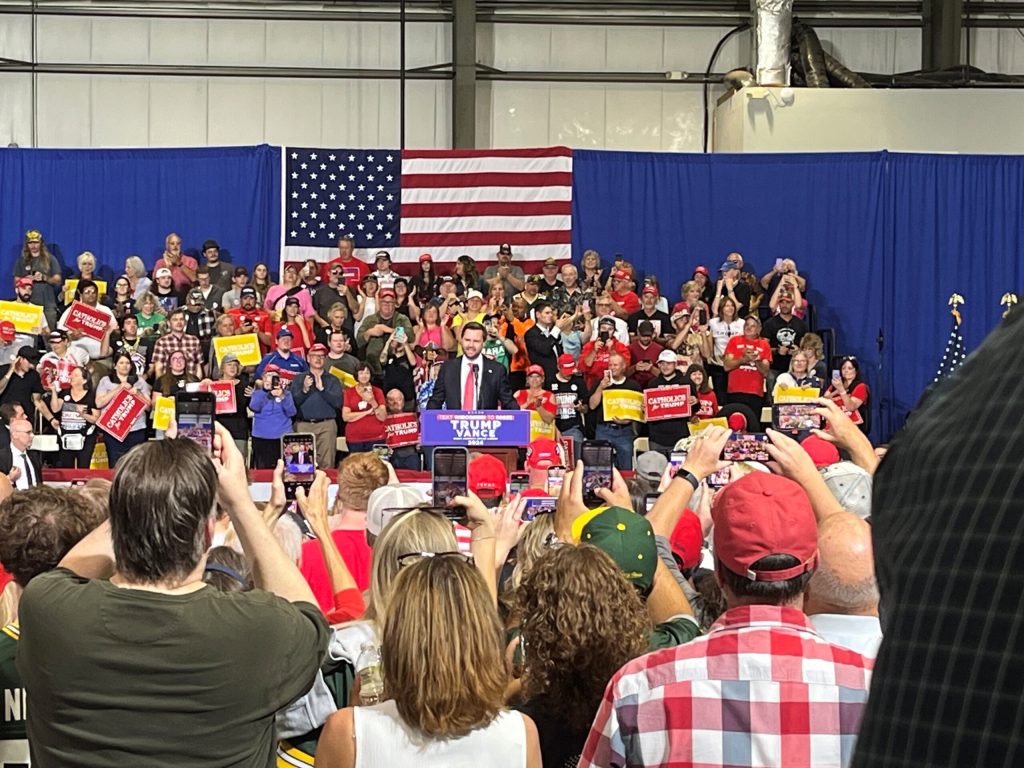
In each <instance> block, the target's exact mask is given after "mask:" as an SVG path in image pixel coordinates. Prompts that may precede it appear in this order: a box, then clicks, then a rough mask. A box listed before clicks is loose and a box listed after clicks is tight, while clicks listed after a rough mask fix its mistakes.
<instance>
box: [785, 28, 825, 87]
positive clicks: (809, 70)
mask: <svg viewBox="0 0 1024 768" xmlns="http://www.w3.org/2000/svg"><path fill="white" fill-rule="evenodd" d="M793 44H794V45H796V47H797V50H799V51H800V68H801V69H802V70H803V73H804V80H806V81H807V87H808V88H829V87H830V83H829V81H828V68H827V67H826V66H825V51H824V49H823V48H822V47H821V40H819V39H818V34H817V33H816V32H815V31H814V30H813V29H811V28H810V27H808V26H807V25H806V24H801V23H800V22H797V23H796V24H794V25H793Z"/></svg>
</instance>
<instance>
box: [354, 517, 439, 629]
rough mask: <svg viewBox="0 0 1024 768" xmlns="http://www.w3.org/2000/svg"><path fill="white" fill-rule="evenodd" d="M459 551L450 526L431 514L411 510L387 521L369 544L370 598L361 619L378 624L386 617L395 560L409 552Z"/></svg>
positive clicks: (396, 563)
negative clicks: (371, 554) (370, 547)
mask: <svg viewBox="0 0 1024 768" xmlns="http://www.w3.org/2000/svg"><path fill="white" fill-rule="evenodd" d="M458 548H459V543H458V541H456V539H455V531H454V529H453V528H452V524H451V523H450V522H448V521H447V520H446V519H444V518H443V517H441V516H440V515H435V514H434V513H432V512H424V511H420V510H412V511H411V512H406V513H405V514H404V515H396V516H395V517H393V518H391V522H389V523H388V524H387V525H386V526H385V527H384V530H383V531H381V532H380V536H378V537H377V540H376V541H375V542H374V543H373V559H372V560H371V562H370V599H369V600H368V601H367V605H366V613H365V615H364V618H365V619H366V620H367V621H372V622H376V623H377V624H378V625H380V624H382V623H383V621H384V618H385V617H386V616H387V615H388V604H389V602H390V599H391V596H392V594H391V593H392V589H393V588H394V583H395V578H396V577H397V576H398V557H399V555H404V554H407V553H409V552H453V551H455V550H456V549H458Z"/></svg>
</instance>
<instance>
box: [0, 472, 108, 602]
mask: <svg viewBox="0 0 1024 768" xmlns="http://www.w3.org/2000/svg"><path fill="white" fill-rule="evenodd" d="M84 505H85V501H84V500H83V499H82V497H81V496H80V495H79V494H78V493H76V492H74V491H71V490H68V489H66V488H54V487H52V486H48V485H37V486H35V487H33V488H28V489H26V490H24V491H18V492H17V493H15V494H12V495H11V496H8V497H7V498H6V499H4V500H3V502H2V503H0V563H2V564H3V566H4V568H5V569H6V570H7V571H8V572H9V573H10V574H11V575H12V576H14V580H15V581H16V582H17V583H18V585H19V586H21V587H25V586H27V585H28V583H29V582H30V581H31V580H32V579H33V578H35V577H36V576H38V575H39V574H41V573H45V572H46V571H50V570H53V569H54V568H55V567H57V563H59V562H60V561H61V560H62V559H63V558H64V555H66V554H67V553H68V552H69V551H70V550H71V548H72V547H73V546H75V544H77V543H78V542H79V541H81V539H82V538H84V537H85V535H86V534H87V533H89V530H90V528H91V525H90V519H91V515H90V514H84V513H83V507H84Z"/></svg>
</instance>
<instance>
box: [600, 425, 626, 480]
mask: <svg viewBox="0 0 1024 768" xmlns="http://www.w3.org/2000/svg"><path fill="white" fill-rule="evenodd" d="M595 437H597V439H598V440H607V441H608V442H609V443H611V444H612V445H613V446H614V447H615V468H616V469H620V470H622V469H632V468H633V440H634V439H635V436H634V434H633V425H632V424H627V425H626V426H624V427H620V426H619V425H617V424H598V425H597V430H596V432H595Z"/></svg>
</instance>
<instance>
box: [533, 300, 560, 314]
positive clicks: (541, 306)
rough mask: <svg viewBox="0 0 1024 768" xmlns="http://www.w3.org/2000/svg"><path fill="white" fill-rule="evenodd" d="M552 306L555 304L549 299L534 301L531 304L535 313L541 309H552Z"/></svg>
mask: <svg viewBox="0 0 1024 768" xmlns="http://www.w3.org/2000/svg"><path fill="white" fill-rule="evenodd" d="M554 308H555V305H554V304H552V303H551V302H550V301H544V300H541V301H538V302H536V303H535V304H534V305H533V314H534V315H536V314H537V313H538V312H540V311H541V310H542V309H554Z"/></svg>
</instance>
